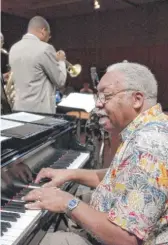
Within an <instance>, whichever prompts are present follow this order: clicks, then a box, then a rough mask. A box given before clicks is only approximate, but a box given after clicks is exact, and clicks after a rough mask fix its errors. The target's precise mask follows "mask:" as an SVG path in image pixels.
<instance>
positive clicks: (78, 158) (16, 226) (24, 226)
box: [1, 151, 90, 245]
mask: <svg viewBox="0 0 168 245" xmlns="http://www.w3.org/2000/svg"><path fill="white" fill-rule="evenodd" d="M89 156H90V154H89V153H81V152H74V151H68V152H67V151H66V152H65V153H64V155H63V154H62V156H61V157H60V158H59V159H58V160H57V161H55V159H53V160H54V161H53V163H54V165H60V166H61V168H68V169H71V168H72V169H75V168H81V167H82V166H83V165H84V164H85V163H86V162H87V160H88V159H89ZM27 193H28V190H27V186H26V187H25V188H24V189H23V190H22V191H21V192H20V193H19V194H17V195H16V196H15V197H14V200H12V201H11V202H10V204H9V207H8V208H9V209H8V208H6V207H7V206H8V205H6V206H5V207H4V208H3V210H1V213H2V214H4V213H5V214H9V215H10V213H11V214H16V215H19V216H20V217H19V218H17V220H16V217H15V220H16V221H15V222H13V221H8V222H9V223H10V225H11V227H10V228H8V229H7V231H5V232H3V237H2V239H3V241H5V244H4V245H6V244H7V245H14V244H15V242H16V240H17V241H19V240H20V239H21V237H23V236H24V235H25V234H26V233H27V231H28V230H29V229H30V227H32V226H33V225H34V224H35V222H36V221H37V220H38V219H39V218H40V217H41V214H42V211H41V210H27V209H25V210H24V213H23V212H22V205H21V204H20V203H18V200H21V197H22V196H24V195H25V194H27ZM14 202H16V203H15V204H14ZM17 205H18V206H19V207H21V209H20V208H19V209H18V208H17V210H16V207H17ZM11 208H12V211H11V210H10V209H11ZM9 217H10V216H9ZM11 217H13V216H11ZM4 221H6V220H4ZM2 244H3V243H2Z"/></svg>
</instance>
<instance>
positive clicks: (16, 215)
mask: <svg viewBox="0 0 168 245" xmlns="http://www.w3.org/2000/svg"><path fill="white" fill-rule="evenodd" d="M0 213H1V215H5V216H8V217H14V218H20V214H19V213H13V212H3V210H1V212H0Z"/></svg>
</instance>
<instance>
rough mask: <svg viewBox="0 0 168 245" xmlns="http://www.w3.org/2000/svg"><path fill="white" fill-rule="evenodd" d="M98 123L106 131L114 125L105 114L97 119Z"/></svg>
mask: <svg viewBox="0 0 168 245" xmlns="http://www.w3.org/2000/svg"><path fill="white" fill-rule="evenodd" d="M99 124H100V126H101V127H103V128H104V129H105V130H106V131H111V130H112V129H113V128H114V127H113V125H112V124H111V122H110V119H109V118H108V117H106V116H104V117H101V118H100V119H99Z"/></svg>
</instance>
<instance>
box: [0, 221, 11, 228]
mask: <svg viewBox="0 0 168 245" xmlns="http://www.w3.org/2000/svg"><path fill="white" fill-rule="evenodd" d="M1 226H4V227H6V228H10V227H11V224H10V223H9V222H3V221H2V222H1Z"/></svg>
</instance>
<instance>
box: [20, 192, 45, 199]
mask: <svg viewBox="0 0 168 245" xmlns="http://www.w3.org/2000/svg"><path fill="white" fill-rule="evenodd" d="M41 194H42V192H40V191H39V190H33V191H30V192H29V193H28V194H27V195H26V196H24V197H22V200H24V201H37V200H39V199H40V198H41Z"/></svg>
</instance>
